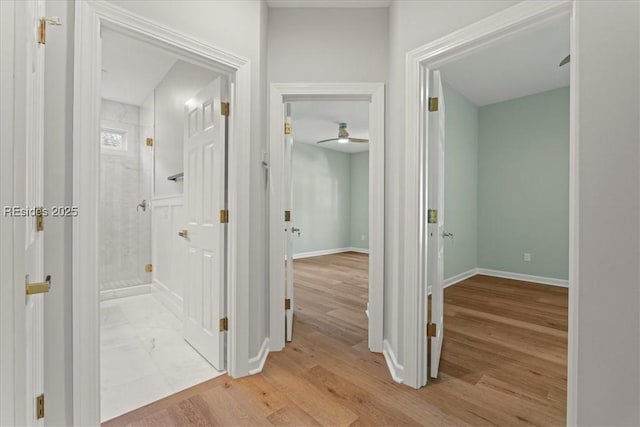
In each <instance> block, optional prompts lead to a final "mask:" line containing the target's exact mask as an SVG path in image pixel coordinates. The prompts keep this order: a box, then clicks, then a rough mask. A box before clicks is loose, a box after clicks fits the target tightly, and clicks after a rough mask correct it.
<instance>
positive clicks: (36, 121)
mask: <svg viewBox="0 0 640 427" xmlns="http://www.w3.org/2000/svg"><path fill="white" fill-rule="evenodd" d="M44 6H45V5H44V1H39V0H37V1H31V0H30V1H24V2H16V18H17V20H16V76H15V82H16V86H15V87H16V93H15V102H16V104H15V105H16V110H15V113H16V138H15V158H14V164H15V174H16V181H15V188H14V195H15V199H14V202H15V204H16V206H19V207H21V208H25V209H27V211H26V215H23V214H21V216H23V218H20V220H18V221H16V222H15V227H16V228H15V230H14V233H15V234H14V242H16V243H17V244H19V245H20V246H23V248H19V247H17V248H16V252H17V253H16V262H17V263H16V271H17V272H18V274H17V278H16V279H17V280H16V282H17V283H15V286H17V287H18V288H19V289H20V291H21V292H19V293H21V294H22V295H23V297H22V298H21V300H22V301H23V303H24V318H22V313H17V316H16V319H20V318H22V319H23V322H24V323H23V324H22V325H21V324H20V321H18V323H17V325H16V326H17V330H16V334H17V337H16V338H17V340H22V339H24V344H22V343H21V344H20V345H21V346H22V345H23V346H24V348H23V349H20V350H19V352H20V353H19V354H18V353H17V354H16V357H17V358H21V357H22V358H24V365H22V363H21V362H22V361H20V363H18V361H16V362H17V363H16V366H22V367H24V372H16V381H17V382H20V381H24V392H25V396H24V397H25V399H26V400H25V411H26V414H25V422H24V424H25V425H28V426H36V425H44V418H43V414H38V410H37V403H36V398H37V397H38V396H39V395H41V394H43V393H44V298H45V297H46V293H38V294H32V295H25V293H26V290H25V288H26V286H25V285H26V284H27V283H33V282H43V280H44V271H43V234H44V232H43V231H38V229H37V226H36V224H37V218H36V216H35V213H36V210H35V208H42V207H43V206H42V205H43V168H44V166H43V158H44V157H43V155H44V147H43V137H44V45H43V44H39V43H38V39H37V34H38V27H39V23H40V22H39V21H40V19H41V18H43V17H44V14H45V7H44ZM20 174H22V176H19V175H20ZM43 212H46V211H43ZM20 249H23V250H24V252H22V251H20ZM22 256H24V258H22ZM20 273H22V274H20ZM23 328H24V329H23ZM22 351H24V353H22Z"/></svg>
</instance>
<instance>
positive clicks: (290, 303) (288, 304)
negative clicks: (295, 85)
mask: <svg viewBox="0 0 640 427" xmlns="http://www.w3.org/2000/svg"><path fill="white" fill-rule="evenodd" d="M285 108H286V110H287V111H285V114H286V117H285V127H284V129H287V128H288V132H287V131H285V132H284V138H283V143H284V164H285V167H284V194H285V197H284V208H285V211H288V212H289V215H290V218H289V221H286V218H285V222H287V226H286V228H285V229H284V233H285V241H286V255H285V296H284V297H285V316H286V319H285V325H286V331H285V336H286V340H287V341H291V340H292V339H293V310H294V303H295V300H294V298H293V284H294V268H293V262H294V261H293V233H294V230H293V228H294V224H295V212H293V182H292V175H293V155H292V154H293V152H292V151H293V136H292V133H291V132H292V129H291V113H290V111H288V110H289V109H290V108H291V104H290V103H289V104H286V106H285Z"/></svg>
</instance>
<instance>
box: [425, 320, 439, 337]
mask: <svg viewBox="0 0 640 427" xmlns="http://www.w3.org/2000/svg"><path fill="white" fill-rule="evenodd" d="M436 331H437V328H436V324H435V323H427V336H428V337H435V336H436Z"/></svg>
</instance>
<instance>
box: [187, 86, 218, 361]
mask: <svg viewBox="0 0 640 427" xmlns="http://www.w3.org/2000/svg"><path fill="white" fill-rule="evenodd" d="M223 94H226V81H225V80H224V78H223V77H219V78H217V79H216V80H214V81H213V82H212V83H210V84H209V85H208V86H207V87H205V88H204V89H202V90H201V91H200V92H199V93H198V94H197V95H196V96H195V97H193V98H192V99H191V100H189V101H188V102H187V103H186V104H185V110H184V124H185V126H184V129H185V134H184V167H185V171H184V195H185V216H186V221H187V224H186V228H185V229H184V230H176V232H178V234H179V235H180V236H181V237H183V238H184V239H185V240H186V242H187V268H186V271H187V274H186V277H185V287H184V339H185V340H186V341H187V342H188V343H189V344H190V345H191V346H192V347H193V348H194V349H196V351H198V353H200V354H201V355H202V356H203V357H204V358H205V359H207V361H209V363H211V365H213V367H214V368H216V369H218V370H220V371H222V370H224V369H225V338H226V334H225V331H226V330H227V319H226V304H225V302H226V285H225V283H226V240H227V239H226V223H227V221H228V211H227V210H226V209H227V207H226V206H227V194H226V188H227V182H226V180H227V174H226V169H227V147H226V144H227V117H228V105H229V104H228V103H224V104H223V103H222V96H223Z"/></svg>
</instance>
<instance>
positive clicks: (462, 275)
mask: <svg viewBox="0 0 640 427" xmlns="http://www.w3.org/2000/svg"><path fill="white" fill-rule="evenodd" d="M476 274H478V269H477V268H472V269H471V270H467V271H464V272H462V273H460V274H456V275H455V276H452V277H449V278H448V279H445V280H444V283H443V286H444V287H445V288H447V287H449V286H451V285H455V284H456V283H459V282H462V281H463V280H466V279H468V278H469V277H473V276H475V275H476Z"/></svg>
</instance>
